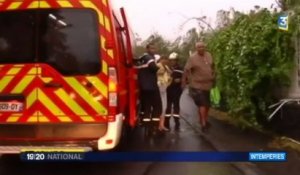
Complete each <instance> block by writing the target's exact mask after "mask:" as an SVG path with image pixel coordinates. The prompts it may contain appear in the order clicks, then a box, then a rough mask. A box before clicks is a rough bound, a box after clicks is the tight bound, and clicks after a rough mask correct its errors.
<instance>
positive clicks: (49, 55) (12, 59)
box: [0, 0, 137, 153]
mask: <svg viewBox="0 0 300 175" xmlns="http://www.w3.org/2000/svg"><path fill="white" fill-rule="evenodd" d="M132 59H133V57H132V42H131V31H130V30H129V29H128V25H127V20H126V16H125V12H124V9H123V8H121V9H114V8H113V7H112V5H111V2H110V1H109V0H0V153H20V151H21V150H24V149H31V148H32V149H33V148H34V149H35V148H49V149H50V148H51V149H60V150H62V149H64V148H68V149H69V148H82V149H84V150H87V151H88V150H94V149H96V150H110V149H113V148H115V147H116V146H117V145H118V143H119V141H120V138H121V136H122V128H124V126H125V125H126V126H127V125H130V126H131V127H134V126H135V123H136V106H137V105H136V97H137V94H136V92H137V91H136V78H135V77H136V73H135V71H134V69H133V68H130V67H129V66H128V65H131V64H132Z"/></svg>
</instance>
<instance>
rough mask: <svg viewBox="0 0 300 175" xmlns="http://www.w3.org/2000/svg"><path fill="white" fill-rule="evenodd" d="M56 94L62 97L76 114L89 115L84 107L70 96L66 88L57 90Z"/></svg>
mask: <svg viewBox="0 0 300 175" xmlns="http://www.w3.org/2000/svg"><path fill="white" fill-rule="evenodd" d="M55 94H56V95H57V97H58V98H60V99H61V100H62V101H63V102H64V104H66V105H67V106H68V107H69V108H70V109H71V110H72V111H73V112H74V113H75V114H77V115H87V113H86V112H85V110H84V109H82V108H81V106H79V105H78V104H77V103H76V101H75V100H74V99H72V98H71V97H70V95H69V94H67V93H66V92H65V91H64V90H62V89H59V90H57V91H55Z"/></svg>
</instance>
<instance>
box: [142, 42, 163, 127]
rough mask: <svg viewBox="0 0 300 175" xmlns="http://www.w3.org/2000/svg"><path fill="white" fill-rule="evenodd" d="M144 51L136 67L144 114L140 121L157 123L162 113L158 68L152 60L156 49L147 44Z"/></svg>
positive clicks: (152, 45)
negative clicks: (145, 51) (139, 63)
mask: <svg viewBox="0 0 300 175" xmlns="http://www.w3.org/2000/svg"><path fill="white" fill-rule="evenodd" d="M146 49H147V53H146V54H144V55H143V56H142V57H141V58H140V59H141V65H140V66H138V67H137V68H138V69H139V71H138V82H139V88H140V97H141V99H140V101H141V105H142V108H143V112H144V116H143V119H142V121H143V122H149V121H159V117H160V115H161V113H162V102H161V98H160V92H159V88H158V85H157V71H158V67H157V66H156V63H155V58H154V54H155V52H156V48H155V46H154V44H148V45H147V47H146Z"/></svg>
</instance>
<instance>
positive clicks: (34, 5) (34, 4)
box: [28, 1, 39, 9]
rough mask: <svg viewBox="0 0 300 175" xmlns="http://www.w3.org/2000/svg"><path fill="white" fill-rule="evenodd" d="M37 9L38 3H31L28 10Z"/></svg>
mask: <svg viewBox="0 0 300 175" xmlns="http://www.w3.org/2000/svg"><path fill="white" fill-rule="evenodd" d="M38 7H39V1H33V2H32V3H31V4H30V5H29V6H28V8H29V9H31V8H38Z"/></svg>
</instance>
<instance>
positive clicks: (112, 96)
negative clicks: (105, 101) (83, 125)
mask: <svg viewBox="0 0 300 175" xmlns="http://www.w3.org/2000/svg"><path fill="white" fill-rule="evenodd" d="M117 104H118V96H117V93H116V92H110V93H109V106H110V107H117Z"/></svg>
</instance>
